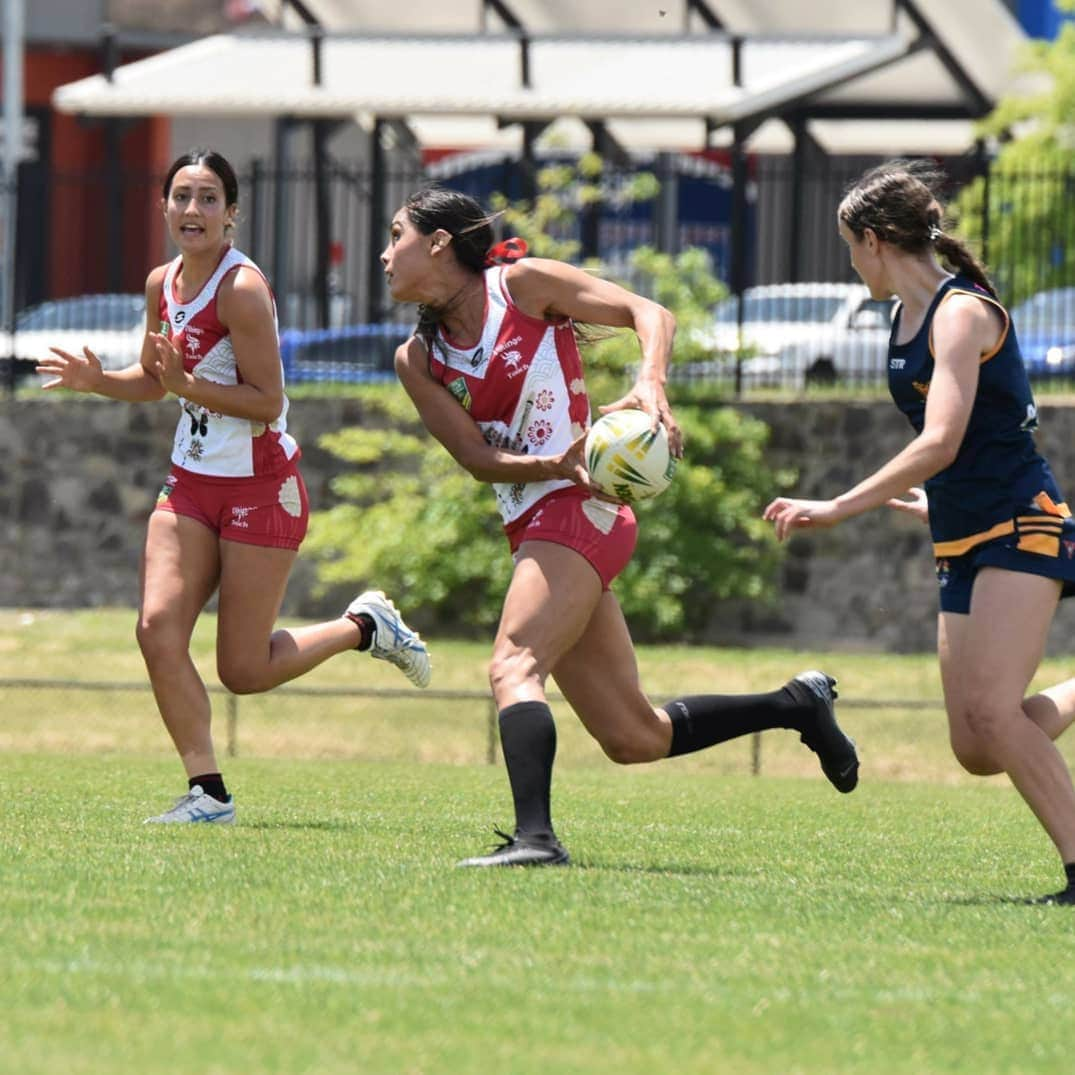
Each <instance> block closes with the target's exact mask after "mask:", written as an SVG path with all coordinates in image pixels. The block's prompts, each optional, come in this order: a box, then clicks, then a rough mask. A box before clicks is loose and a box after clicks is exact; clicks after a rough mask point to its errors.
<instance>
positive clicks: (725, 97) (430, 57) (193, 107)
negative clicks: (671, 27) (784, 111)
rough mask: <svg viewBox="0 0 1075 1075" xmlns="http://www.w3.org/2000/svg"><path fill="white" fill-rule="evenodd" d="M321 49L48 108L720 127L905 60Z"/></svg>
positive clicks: (713, 51)
mask: <svg viewBox="0 0 1075 1075" xmlns="http://www.w3.org/2000/svg"><path fill="white" fill-rule="evenodd" d="M319 47H320V84H315V80H314V61H313V54H314V48H313V45H312V44H311V41H310V40H308V39H307V38H306V37H305V36H302V35H290V34H280V33H273V34H256V35H254V34H250V35H248V34H231V35H216V36H213V37H209V38H205V39H203V40H201V41H197V42H194V43H192V44H189V45H184V46H181V47H179V48H176V49H172V50H171V51H169V52H165V53H161V54H159V55H156V56H153V57H150V58H149V59H146V60H140V61H138V62H135V63H131V64H126V65H124V66H122V67H119V68H118V69H117V70H116V71H115V73H114V77H113V80H112V81H109V80H108V79H107V78H106V77H105V76H104V75H94V76H92V77H90V78H85V79H81V80H80V81H78V82H72V83H69V84H68V85H65V86H61V87H59V88H58V89H57V90H56V91H55V93H54V95H53V104H54V105H55V107H56V108H57V109H58V110H60V111H62V112H72V113H84V114H88V115H156V114H170V115H201V116H249V115H257V114H265V115H292V116H300V117H309V118H314V117H354V116H356V115H359V114H363V113H366V114H372V115H377V116H382V117H386V118H402V119H406V118H408V117H409V116H411V115H413V114H424V115H429V116H494V117H497V118H498V119H502V120H507V121H518V120H531V119H532V120H542V119H552V118H555V117H558V116H565V115H568V116H579V117H582V118H588V119H600V120H605V119H616V118H633V119H688V118H694V119H699V118H701V119H709V120H710V121H711V122H712V123H713V124H716V125H722V124H726V123H734V122H737V121H739V120H743V119H747V118H750V117H752V116H755V115H757V114H758V113H763V112H766V111H767V110H770V109H779V108H780V106H781V105H782V104H785V103H786V102H788V101H791V100H794V99H797V98H801V97H803V96H804V95H810V94H814V93H818V92H821V91H824V90H827V89H831V88H833V87H836V86H839V85H841V84H842V83H844V82H846V81H848V80H850V79H854V78H857V77H859V76H861V75H863V74H864V73H866V72H870V71H873V70H876V69H877V68H879V67H881V66H883V65H885V64H887V63H889V62H891V61H892V60H895V59H896V58H898V57H900V56H902V55H904V54H905V53H906V51H907V49H908V45H907V42H906V41H905V40H904V39H903V38H902V37H900V36H897V35H895V34H878V35H860V36H856V37H847V38H823V39H816V38H814V39H811V38H802V37H799V38H782V37H764V36H763V37H751V38H749V39H746V40H745V41H743V43H742V45H741V46H740V49H741V51H740V53H739V72H740V80H739V81H740V84H739V85H736V84H735V82H734V79H733V62H734V61H733V51H734V46H733V42H732V40H731V39H730V38H728V37H727V36H725V35H723V34H712V35H710V34H706V35H684V36H679V37H675V38H672V39H667V38H665V39H653V38H650V39H641V38H616V37H610V36H605V37H594V38H582V39H579V38H577V37H573V38H565V37H559V36H548V37H546V36H534V37H532V38H530V39H529V41H528V44H527V45H526V46H524V45H523V44H522V43H521V42H520V40H518V39H517V38H515V37H513V36H506V35H495V36H494V35H468V36H449V37H444V36H440V37H400V36H379V37H368V36H362V37H359V36H351V35H346V36H336V35H326V36H325V37H324V39H323V40H322V41H321V43H320V46H319ZM524 57H525V60H524ZM524 62H525V64H526V70H527V72H528V78H526V79H524V77H523V70H524V66H523V65H524ZM524 82H528V84H524Z"/></svg>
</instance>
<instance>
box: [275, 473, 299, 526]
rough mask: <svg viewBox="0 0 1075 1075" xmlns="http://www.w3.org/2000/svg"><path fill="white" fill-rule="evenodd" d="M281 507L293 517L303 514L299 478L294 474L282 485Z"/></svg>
mask: <svg viewBox="0 0 1075 1075" xmlns="http://www.w3.org/2000/svg"><path fill="white" fill-rule="evenodd" d="M278 499H279V501H280V507H282V508H283V509H284V511H286V512H287V513H288V515H290V516H291V517H292V518H293V519H297V518H299V516H300V515H302V497H301V496H300V495H299V479H298V478H296V477H295V475H294V474H292V475H291V477H290V478H288V479H287V480H286V481H285V482H284V484H283V485H281V486H280V495H279V498H278Z"/></svg>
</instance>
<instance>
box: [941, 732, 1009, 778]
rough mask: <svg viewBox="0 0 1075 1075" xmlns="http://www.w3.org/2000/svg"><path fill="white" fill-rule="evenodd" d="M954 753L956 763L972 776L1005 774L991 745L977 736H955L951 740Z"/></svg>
mask: <svg viewBox="0 0 1075 1075" xmlns="http://www.w3.org/2000/svg"><path fill="white" fill-rule="evenodd" d="M950 742H951V744H952V753H953V754H954V755H955V757H956V761H958V762H959V764H960V765H961V766H962V767H963V768H964V769H965V770H966V771H967V772H968V773H970V774H971V776H996V775H997V773H1000V772H1003V771H1004V770H1003V768H1002V767H1001V766H1000V765H999V764H998V763H997V761H996V759H995V758H994V756H993V753H992V751H991V750H990V749H989V744H988V743H987V742H984V741H983V740H981V739H980V738H979V737H978V736H976V735H973V734H971V735H966V734H964V735H958V736H956V735H953V736H951V738H950Z"/></svg>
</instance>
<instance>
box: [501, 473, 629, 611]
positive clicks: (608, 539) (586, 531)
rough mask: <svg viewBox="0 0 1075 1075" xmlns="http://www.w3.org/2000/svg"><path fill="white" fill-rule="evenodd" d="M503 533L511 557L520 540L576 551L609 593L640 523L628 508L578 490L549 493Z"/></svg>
mask: <svg viewBox="0 0 1075 1075" xmlns="http://www.w3.org/2000/svg"><path fill="white" fill-rule="evenodd" d="M504 532H505V533H506V534H507V535H508V542H509V544H510V545H511V551H512V555H515V554H516V553H517V552H518V551H519V546H520V545H521V544H522V543H523V542H524V541H551V542H553V543H554V544H556V545H566V546H567V547H568V548H569V549H574V550H575V551H576V552H577V553H579V554H580V555H581V556H584V557H585V558H586V559H587V560H588V561H589V562H590V566H591V567H593V569H594V570H595V571H596V572H597V574H598V575H599V576H600V577H601V586H602V588H603V589H605V590H607V589H608V588H609V585H610V584H611V582H612V580H613V579H614V578H615V577H616V576H617V575H618V574H619V573H620V572H621V571H622V570H623V569H624V568H625V567H626V566H627V564H628V563H629V562H630V559H631V554H632V553H633V552H634V551H635V541H636V540H637V538H638V524H637V523H636V522H635V513H634V512H633V511H631V509H630V508H629V507H628V506H627V505H626V504H609V503H608V502H607V501H604V500H598V499H596V498H595V497H592V496H590V494H589V493H587V492H584V491H583V490H582V489H579V488H577V487H576V488H572V489H558V490H557V491H556V492H555V493H550V494H549V495H548V496H547V497H545V498H544V499H542V500H539V501H538V502H537V503H536V504H535V505H534V506H533V507H532V508H531V509H530V510H529V511H527V512H526V513H525V514H524V515H521V516H520V517H519V518H518V519H516V520H515V521H514V522H511V523H509V524H508V525H507V526H506V527H505V528H504Z"/></svg>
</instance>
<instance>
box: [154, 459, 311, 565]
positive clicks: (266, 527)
mask: <svg viewBox="0 0 1075 1075" xmlns="http://www.w3.org/2000/svg"><path fill="white" fill-rule="evenodd" d="M154 510H155V511H170V512H173V513H174V514H176V515H185V516H187V517H188V518H190V519H197V520H198V522H200V523H203V524H204V525H205V526H208V527H209V529H210V530H212V531H213V532H214V533H216V534H218V535H219V536H220V537H221V538H222V539H224V540H226V541H241V542H243V543H244V544H246V545H264V546H266V547H268V548H271V549H297V548H298V547H299V545H301V544H302V539H303V538H304V537H305V536H306V527H307V525H308V523H309V521H310V502H309V500H308V499H307V496H306V485H305V483H304V482H303V480H302V475H301V474H300V473H299V468H298V466H297V465H296V464H295V463H292V465H291V466H290V467H287V468H285V469H284V470H281V471H278V472H277V473H276V474H273V475H272V476H271V477H263V478H217V477H210V476H208V475H205V474H194V473H192V472H191V471H189V470H184V469H183V468H182V467H172V472H171V473H170V474H169V475H168V478H167V480H166V481H165V483H164V486H163V487H162V488H161V491H160V493H159V494H158V496H157V506H156V508H155V509H154Z"/></svg>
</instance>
